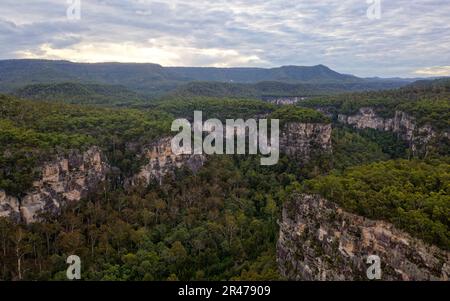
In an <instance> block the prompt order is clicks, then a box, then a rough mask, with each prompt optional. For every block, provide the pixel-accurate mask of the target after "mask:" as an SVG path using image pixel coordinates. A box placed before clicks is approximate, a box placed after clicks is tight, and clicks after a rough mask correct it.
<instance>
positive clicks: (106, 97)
mask: <svg viewBox="0 0 450 301" xmlns="http://www.w3.org/2000/svg"><path fill="white" fill-rule="evenodd" d="M13 94H14V95H15V96H18V97H21V98H25V99H30V100H43V101H64V102H67V103H74V104H108V105H117V106H120V105H129V104H133V103H138V102H140V101H141V100H142V99H143V96H141V95H139V94H138V93H136V92H133V91H130V90H129V89H127V88H125V87H124V86H119V85H102V84H81V83H73V82H67V83H52V84H34V85H29V86H25V87H23V88H20V89H19V90H17V91H15V92H14V93H13Z"/></svg>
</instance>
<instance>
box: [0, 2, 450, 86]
mask: <svg viewBox="0 0 450 301" xmlns="http://www.w3.org/2000/svg"><path fill="white" fill-rule="evenodd" d="M373 1H375V0H373ZM373 1H372V2H373ZM69 2H72V1H69ZM370 5H371V4H368V3H366V0H341V1H338V0H336V1H334V0H321V1H309V0H297V1H287V0H226V1H225V0H215V1H209V0H208V1H207V0H196V1H188V0H171V1H168V2H162V1H153V0H130V1H120V0H81V18H80V20H69V19H68V18H67V15H66V11H67V8H68V7H69V4H68V1H66V0H47V1H29V0H24V1H20V2H18V1H17V0H14V1H13V0H2V3H1V6H0V59H10V58H41V59H64V60H70V61H74V62H111V61H118V62H141V63H142V62H148V63H157V64H161V65H164V66H214V67H237V66H239V67H276V66H282V65H318V64H324V65H327V66H329V67H330V68H332V69H334V70H336V71H339V72H342V73H349V74H355V75H358V76H383V77H391V76H402V77H415V76H446V75H450V67H449V65H450V3H449V2H448V0H390V1H387V0H382V1H381V18H380V19H375V20H371V19H369V18H368V17H367V15H366V11H367V8H368V7H369V6H370Z"/></svg>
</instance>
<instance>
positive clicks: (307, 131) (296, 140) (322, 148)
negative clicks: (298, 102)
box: [280, 123, 332, 161]
mask: <svg viewBox="0 0 450 301" xmlns="http://www.w3.org/2000/svg"><path fill="white" fill-rule="evenodd" d="M331 132H332V128H331V124H321V123H288V124H286V125H285V126H284V127H283V130H282V131H281V133H280V152H281V153H284V154H286V155H288V156H290V157H293V158H295V159H300V160H304V161H307V160H309V159H310V158H311V156H312V155H313V154H318V153H323V152H330V151H331V150H332V143H331Z"/></svg>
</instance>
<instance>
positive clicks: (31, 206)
mask: <svg viewBox="0 0 450 301" xmlns="http://www.w3.org/2000/svg"><path fill="white" fill-rule="evenodd" d="M108 168H109V167H108V165H107V164H106V163H105V161H104V160H103V159H102V153H101V151H100V150H99V149H98V148H97V147H92V148H90V149H89V150H87V151H86V152H84V153H83V154H80V153H77V152H73V153H72V154H70V155H69V156H67V157H65V158H58V159H56V160H54V161H53V162H50V163H47V164H45V165H44V166H43V168H42V176H41V178H40V179H39V180H37V181H35V182H34V183H33V187H32V188H31V189H30V191H28V192H27V193H26V195H25V196H24V197H23V198H21V199H20V200H17V199H16V198H13V197H8V196H6V195H5V194H4V193H1V192H0V204H1V205H0V216H10V217H13V216H15V215H19V216H20V217H21V218H22V220H23V221H24V222H26V223H31V222H34V221H36V219H37V214H38V213H39V212H40V211H46V212H57V211H58V210H59V208H60V207H61V206H62V205H63V204H64V203H66V202H76V201H79V200H80V199H81V198H83V197H85V196H86V195H87V194H88V192H89V191H91V190H92V189H95V188H96V187H97V185H98V184H99V183H100V182H102V181H104V180H105V177H106V173H107V170H108Z"/></svg>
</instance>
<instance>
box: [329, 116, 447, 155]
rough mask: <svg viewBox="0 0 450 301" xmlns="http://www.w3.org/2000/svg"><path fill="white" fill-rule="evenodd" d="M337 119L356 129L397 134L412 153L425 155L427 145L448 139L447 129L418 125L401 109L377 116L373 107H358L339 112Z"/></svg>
mask: <svg viewBox="0 0 450 301" xmlns="http://www.w3.org/2000/svg"><path fill="white" fill-rule="evenodd" d="M337 117H338V121H339V122H341V123H344V124H348V125H351V126H353V127H355V128H357V129H366V128H370V129H375V130H380V131H389V132H392V133H395V134H397V135H398V136H399V137H400V138H401V139H402V140H405V141H406V142H408V143H409V145H410V148H411V151H412V153H413V154H414V155H421V156H426V154H427V148H428V146H429V145H430V144H431V143H432V142H433V141H437V140H440V139H446V140H449V138H450V132H449V131H437V130H435V129H434V128H433V127H432V126H431V125H430V124H425V125H422V126H419V125H418V124H417V121H416V119H415V118H414V117H413V116H411V115H409V114H407V113H405V112H402V111H396V112H395V115H394V117H392V118H385V117H381V116H379V115H378V114H377V113H376V112H375V110H374V109H373V108H370V107H364V108H360V109H359V111H358V113H356V114H354V115H345V114H339V115H338V116H337Z"/></svg>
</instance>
